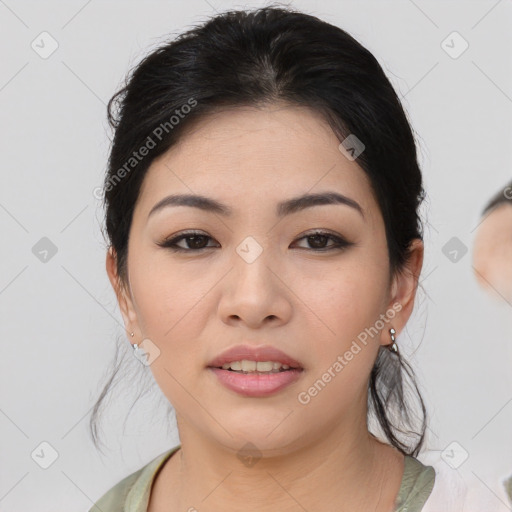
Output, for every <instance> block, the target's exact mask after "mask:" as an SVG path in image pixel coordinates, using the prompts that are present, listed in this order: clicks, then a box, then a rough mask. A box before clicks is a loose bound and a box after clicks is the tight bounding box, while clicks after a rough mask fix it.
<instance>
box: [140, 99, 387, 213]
mask: <svg viewBox="0 0 512 512" xmlns="http://www.w3.org/2000/svg"><path fill="white" fill-rule="evenodd" d="M339 144H340V142H339V140H338V139H337V137H336V136H335V134H334V133H333V131H332V129H331V128H330V126H329V125H328V124H327V122H326V121H325V120H324V119H323V118H322V116H321V115H320V114H319V113H317V112H315V111H313V110H311V109H309V108H305V107H296V106H289V105H282V104H280V105H273V106H268V107H262V108H255V107H235V108H230V109H224V110H222V111H219V112H216V113H214V114H209V115H208V116H206V117H204V118H202V119H199V120H198V121H197V122H194V123H193V124H191V126H190V127H187V130H186V131H185V132H184V134H183V136H182V137H181V139H180V141H179V143H178V144H176V145H175V146H173V147H172V148H171V149H170V150H169V151H168V152H166V153H165V154H164V155H162V156H160V157H159V158H157V159H155V160H154V161H153V162H152V164H151V166H150V168H149V170H148V172H147V175H146V177H145V180H144V183H143V187H142V188H141V192H140V198H139V199H140V203H141V204H140V207H141V208H142V209H143V210H145V211H149V210H150V208H151V207H152V206H153V204H154V203H155V202H156V201H157V200H158V199H161V198H162V197H164V196H165V195H166V194H167V193H170V192H181V193H198V194H202V195H207V196H210V197H215V198H216V199H218V200H220V201H222V202H223V203H226V204H232V205H234V209H235V210H236V209H237V207H239V208H243V207H244V205H245V206H246V207H247V208H249V207H251V211H254V206H255V205H256V204H257V205H261V204H263V203H267V202H273V203H276V202H279V201H281V200H282V199H283V198H286V197H288V196H290V197H291V196H296V195H300V194H304V193H307V192H309V193H315V192H319V191H326V190H334V191H338V192H340V193H342V194H345V195H348V196H350V197H352V198H353V199H354V200H356V201H357V202H358V203H359V204H360V205H361V206H362V207H363V209H364V210H365V212H368V215H369V217H370V218H371V217H372V214H373V215H375V209H376V208H377V204H376V202H375V198H374V196H373V192H372V190H371V185H370V181H369V179H368V177H367V175H366V173H365V172H364V171H363V170H362V169H361V168H360V167H359V165H357V163H356V161H351V160H349V159H348V158H346V156H345V155H344V154H343V153H342V152H341V151H340V150H339Z"/></svg>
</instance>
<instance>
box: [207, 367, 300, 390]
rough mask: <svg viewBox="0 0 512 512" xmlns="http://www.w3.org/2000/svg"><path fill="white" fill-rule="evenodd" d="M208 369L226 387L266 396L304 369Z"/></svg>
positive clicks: (292, 379)
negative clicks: (239, 370)
mask: <svg viewBox="0 0 512 512" xmlns="http://www.w3.org/2000/svg"><path fill="white" fill-rule="evenodd" d="M208 370H209V371H211V372H213V373H214V374H215V375H216V377H217V378H218V379H219V381H220V383H221V384H223V385H224V386H225V387H226V388H228V389H230V390H231V391H235V392H236V393H238V394H240V395H243V396H248V397H264V396H268V395H271V394H272V393H277V392H278V391H280V390H281V389H283V388H285V387H286V386H289V385H290V384H292V383H293V382H295V381H296V380H297V379H299V378H300V376H301V375H302V373H303V371H304V370H303V369H302V368H300V369H296V370H292V369H290V370H286V371H283V372H279V373H269V374H267V375H263V374H257V373H247V374H244V373H237V372H232V371H230V370H222V369H220V368H208Z"/></svg>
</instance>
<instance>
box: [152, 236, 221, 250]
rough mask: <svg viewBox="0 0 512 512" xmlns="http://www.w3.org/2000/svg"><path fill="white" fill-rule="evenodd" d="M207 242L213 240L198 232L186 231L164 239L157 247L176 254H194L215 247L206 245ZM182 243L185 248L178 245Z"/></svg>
mask: <svg viewBox="0 0 512 512" xmlns="http://www.w3.org/2000/svg"><path fill="white" fill-rule="evenodd" d="M208 240H213V238H212V237H210V236H208V235H205V234H204V233H201V232H200V231H186V232H183V233H181V234H179V235H177V236H174V237H171V238H166V239H165V240H163V241H162V242H158V243H157V245H159V246H160V247H165V248H168V249H171V250H172V251H176V252H179V251H182V252H194V251H201V250H203V249H209V248H211V247H215V246H212V245H210V246H208V245H206V244H207V242H208ZM182 241H183V242H184V245H185V246H183V245H178V244H179V243H180V242H182Z"/></svg>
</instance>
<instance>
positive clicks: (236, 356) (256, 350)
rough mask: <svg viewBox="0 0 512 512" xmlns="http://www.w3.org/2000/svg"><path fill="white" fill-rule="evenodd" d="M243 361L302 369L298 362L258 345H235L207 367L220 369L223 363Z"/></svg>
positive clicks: (286, 355)
mask: <svg viewBox="0 0 512 512" xmlns="http://www.w3.org/2000/svg"><path fill="white" fill-rule="evenodd" d="M243 359H247V360H249V361H275V362H277V363H281V364H286V365H288V366H290V367H291V368H302V364H301V363H300V362H299V361H297V360H296V359H293V357H291V356H289V355H288V354H285V353H284V352H282V351H281V350H279V349H278V348H276V347H272V346H270V345H260V346H257V347H253V346H251V345H235V346H233V347H230V348H228V349H226V350H225V351H224V352H222V353H220V354H219V355H218V356H217V357H216V358H215V359H213V360H212V361H210V362H209V363H208V366H212V367H214V368H220V367H221V366H222V365H223V364H225V363H231V362H233V361H242V360H243Z"/></svg>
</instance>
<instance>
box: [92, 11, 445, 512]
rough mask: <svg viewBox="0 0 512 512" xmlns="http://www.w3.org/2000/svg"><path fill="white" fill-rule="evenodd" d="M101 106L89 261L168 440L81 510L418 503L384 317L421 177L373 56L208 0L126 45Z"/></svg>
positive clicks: (405, 406)
mask: <svg viewBox="0 0 512 512" xmlns="http://www.w3.org/2000/svg"><path fill="white" fill-rule="evenodd" d="M109 119H110V121H111V124H112V126H113V128H114V129H115V134H114V139H113V144H112V148H111V153H110V159H109V169H108V174H107V177H106V179H105V206H106V229H107V234H108V237H109V241H110V244H109V245H110V246H109V250H108V253H107V262H106V267H107V272H108V276H109V278H110V281H111V283H112V286H113V288H114V290H115V292H116V294H117V299H118V302H119V306H120V310H121V313H122V315H123V319H124V322H125V326H126V330H127V333H128V339H129V340H131V342H132V344H133V347H134V349H135V350H136V353H137V354H138V357H139V358H140V360H141V361H142V362H143V365H142V366H143V367H144V368H147V367H148V366H149V369H150V370H151V372H152V374H153V376H154V378H155V380H156V382H157V384H158V385H159V387H160V388H161V390H162V392H163V394H164V395H165V396H166V398H167V399H168V400H169V403H170V404H172V406H173V408H174V410H175V412H176V419H177V427H178V431H179V436H180V444H179V445H178V446H176V447H173V448H172V449H170V450H168V451H166V452H165V453H163V454H161V455H159V456H158V457H157V458H155V459H153V460H152V461H150V462H149V463H148V464H147V465H145V466H144V467H143V468H141V469H140V470H138V471H137V472H135V473H133V474H131V475H129V476H127V477H126V478H125V479H123V480H122V481H121V482H119V483H118V484H116V485H115V486H114V487H113V488H112V489H110V490H109V491H108V492H106V493H105V494H104V495H103V496H102V498H101V499H100V500H99V501H98V502H97V503H96V506H97V508H95V507H93V508H92V509H91V510H98V509H99V510H102V511H103V512H107V511H113V510H121V509H123V510H127V511H130V512H135V511H146V510H149V511H151V512H159V511H163V510H189V511H193V510H201V511H218V510H223V511H230V510H240V509H241V508H242V509H243V510H246V511H248V510H249V511H266V510H275V509H280V510H287V511H292V510H293V511H295V510H310V511H313V510H329V511H331V510H332V511H334V510H336V511H348V510H350V511H353V510H372V511H377V512H390V511H398V510H401V511H405V510H407V511H408V512H412V511H420V510H422V508H423V506H424V504H425V503H427V501H428V499H429V496H430V495H431V492H432V489H433V486H434V483H435V472H434V469H433V468H432V467H431V466H425V465H423V464H422V463H420V461H419V460H417V458H416V456H417V455H418V454H419V451H420V449H421V447H422V444H423V441H424V434H425V429H426V413H425V408H424V405H423V400H422V398H421V396H420V394H419V391H418V388H417V386H416V384H415V382H414V378H413V375H412V372H411V370H410V368H409V367H408V365H407V363H406V362H405V361H404V359H403V358H402V356H401V353H400V350H401V349H400V347H399V345H400V343H399V335H400V333H401V332H402V331H403V329H404V327H405V325H406V323H407V321H408V319H409V317H410V315H411V312H412V310H413V305H414V300H415V294H416V290H417V285H418V277H419V274H420V272H421V267H422V262H423V242H422V226H421V222H420V219H419V216H418V208H419V206H420V204H421V201H422V199H423V197H424V191H423V188H422V177H421V172H420V169H419V166H418V162H417V155H416V147H415V141H414V137H413V134H412V131H411V128H410V126H409V123H408V121H407V117H406V115H405V113H404V111H403V109H402V107H401V105H400V102H399V100H398V98H397V95H396V93H395V91H394V90H393V88H392V86H391V84H390V82H389V81H388V79H387V78H386V76H385V74H384V72H383V70H382V69H381V67H380V66H379V64H378V63H377V61H376V59H375V58H374V56H373V55H372V54H371V53H370V52H369V51H368V50H366V49H365V48H364V47H363V46H361V45H360V44H359V43H358V42H357V41H356V40H355V39H353V38H352V37H351V36H350V35H349V34H347V33H346V32H344V31H343V30H341V29H339V28H337V27H335V26H332V25H330V24H328V23H325V22H323V21H321V20H319V19H317V18H315V17H313V16H309V15H305V14H302V13H300V12H297V11H293V10H291V9H281V8H264V9H258V10H256V11H252V12H243V11H234V12H229V13H223V14H221V15H218V16H216V17H215V18H213V19H211V20H209V21H208V22H207V23H205V24H204V25H202V26H199V27H197V28H195V29H193V30H191V31H189V32H187V33H185V34H183V35H181V36H180V37H179V38H178V39H177V40H176V41H173V42H170V43H168V44H166V45H164V46H162V47H161V48H159V49H157V50H156V51H154V52H153V53H151V54H150V55H149V56H147V57H146V58H145V59H144V60H143V61H142V62H141V63H140V64H139V65H138V66H137V67H136V69H134V71H133V72H132V74H131V76H130V77H129V80H128V81H127V84H126V87H124V88H123V89H122V90H121V91H119V92H118V93H117V94H116V95H115V96H114V97H113V98H112V99H111V101H110V103H109ZM397 338H398V339H397ZM104 394H105V393H103V394H102V398H103V396H104ZM97 405H99V404H97ZM94 421H95V417H93V423H94Z"/></svg>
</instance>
